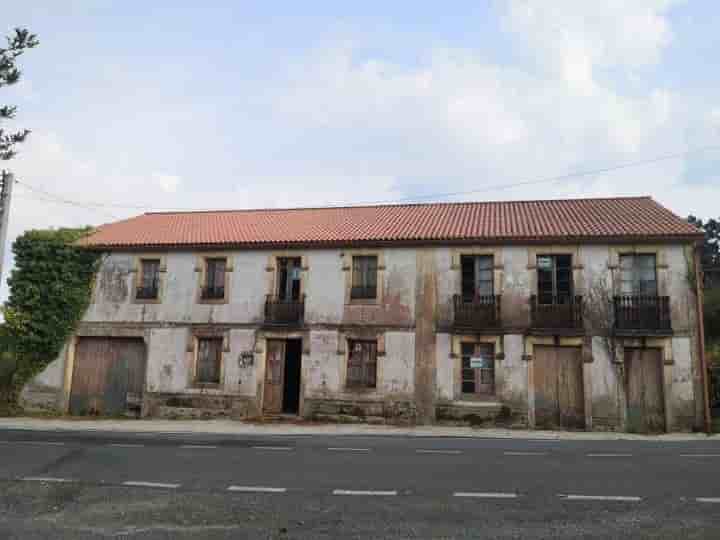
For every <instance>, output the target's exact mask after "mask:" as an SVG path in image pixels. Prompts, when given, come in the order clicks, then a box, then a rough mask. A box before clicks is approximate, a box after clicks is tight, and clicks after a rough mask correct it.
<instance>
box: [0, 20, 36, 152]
mask: <svg viewBox="0 0 720 540" xmlns="http://www.w3.org/2000/svg"><path fill="white" fill-rule="evenodd" d="M6 39H7V47H5V48H2V49H0V88H3V87H5V86H10V85H13V84H16V83H17V82H18V81H19V80H20V77H21V75H22V72H21V71H20V69H19V68H18V66H17V59H18V57H19V56H20V55H21V54H23V53H24V52H25V51H26V50H27V49H32V48H33V47H35V46H37V45H38V43H39V42H38V40H37V36H36V35H35V34H31V33H30V32H29V31H28V30H26V29H24V28H16V29H15V33H14V34H13V35H12V36H8V37H7V38H6ZM16 112H17V107H16V106H14V105H0V122H2V121H3V120H11V119H13V118H15V113H16ZM29 134H30V130H29V129H22V130H20V131H6V130H5V129H3V128H2V125H1V124H0V160H2V161H7V160H9V159H12V158H13V157H14V156H15V154H16V150H15V145H17V144H19V143H21V142H23V141H24V140H25V138H26V137H27V136H28V135H29Z"/></svg>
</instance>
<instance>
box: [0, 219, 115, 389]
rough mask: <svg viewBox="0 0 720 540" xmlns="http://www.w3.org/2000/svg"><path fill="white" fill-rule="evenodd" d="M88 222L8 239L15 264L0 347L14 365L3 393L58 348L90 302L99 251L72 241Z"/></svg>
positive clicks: (22, 382) (36, 370) (41, 365)
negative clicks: (0, 346)
mask: <svg viewBox="0 0 720 540" xmlns="http://www.w3.org/2000/svg"><path fill="white" fill-rule="evenodd" d="M89 232H90V229H89V228H84V229H57V230H31V231H27V232H25V233H24V234H23V235H21V236H19V237H18V238H17V239H16V240H15V242H14V243H13V247H12V249H13V254H14V255H15V268H14V269H13V271H12V273H11V275H10V279H9V280H8V283H9V285H10V298H9V299H8V301H7V303H6V304H5V308H4V315H5V326H4V328H3V330H4V334H3V336H0V341H4V343H5V346H4V347H3V349H2V350H4V351H6V352H10V353H12V355H13V356H14V359H15V362H16V369H15V371H14V374H13V375H12V383H11V392H9V394H8V397H7V399H9V400H11V401H13V402H14V401H15V400H16V399H17V396H18V394H19V391H20V390H21V389H22V387H23V386H24V385H25V383H27V382H28V381H29V380H31V379H32V378H33V377H35V375H37V374H38V373H40V372H41V371H42V370H43V369H44V368H45V367H46V366H47V365H48V364H49V363H50V362H51V361H52V360H54V359H55V358H56V357H57V355H58V354H59V353H60V351H61V350H62V347H63V345H64V344H65V342H66V341H67V339H68V338H69V337H70V335H71V334H72V333H73V331H74V330H75V327H76V326H77V324H78V322H79V321H80V319H81V318H82V316H83V314H84V313H85V310H86V309H87V306H88V304H89V302H90V295H91V292H92V283H93V278H94V276H95V273H96V271H97V268H98V264H99V261H100V257H101V254H99V253H97V252H94V251H90V250H87V249H83V248H81V247H78V246H77V245H76V242H77V240H79V239H80V238H82V237H83V236H85V235H87V234H88V233H89Z"/></svg>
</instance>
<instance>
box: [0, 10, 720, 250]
mask: <svg viewBox="0 0 720 540" xmlns="http://www.w3.org/2000/svg"><path fill="white" fill-rule="evenodd" d="M3 15H4V17H3V25H4V27H2V28H0V30H3V31H4V32H5V33H7V32H9V31H10V29H11V28H12V27H14V26H27V27H28V28H30V29H31V30H32V31H34V32H36V33H37V34H38V35H39V38H40V41H41V44H40V46H39V47H38V48H37V49H35V50H33V51H30V52H28V53H27V55H26V56H24V57H23V64H22V65H23V68H24V69H25V77H26V78H25V80H24V82H23V83H22V84H20V85H17V86H16V87H13V88H12V89H8V90H3V91H2V93H1V94H0V102H4V103H15V104H17V105H18V106H19V114H18V124H20V125H22V126H27V127H29V128H32V130H33V134H32V136H31V139H30V140H29V142H28V143H27V144H26V145H24V146H23V148H22V153H21V155H20V157H19V158H18V159H17V160H16V161H14V162H12V164H11V165H12V168H13V169H14V170H15V172H16V173H17V176H18V178H19V179H20V180H21V181H24V182H26V183H27V184H29V185H33V186H35V187H37V188H40V189H43V190H46V191H49V192H52V193H55V194H58V195H61V196H62V197H64V198H66V199H70V200H72V201H76V202H80V203H83V205H69V204H61V203H58V202H57V200H47V199H48V197H43V196H40V195H39V194H38V192H32V191H29V190H28V189H27V188H23V187H21V186H18V189H17V191H16V192H15V193H16V195H17V197H16V199H15V202H14V207H13V211H12V214H11V239H12V237H14V236H15V235H17V234H18V233H19V232H21V231H22V230H24V229H27V228H30V227H48V226H63V225H83V224H96V223H102V222H107V221H111V220H113V219H115V218H122V217H127V216H129V215H133V214H135V213H138V212H141V211H143V208H144V207H147V208H148V209H186V208H187V209H190V208H244V207H274V206H300V205H323V204H329V203H357V202H363V201H384V200H397V199H405V198H412V197H417V196H420V195H432V194H437V193H446V192H455V191H470V190H480V191H479V192H478V193H475V194H472V195H467V196H456V197H451V198H443V199H440V200H463V199H478V200H482V199H532V198H554V197H560V198H564V197H578V196H583V197H584V196H608V195H645V194H650V195H653V196H654V197H656V198H657V199H658V200H659V201H660V202H662V203H663V204H665V205H667V206H669V207H670V208H671V209H673V210H674V211H676V212H677V213H679V214H681V215H685V214H688V213H694V214H696V215H700V216H704V217H709V216H711V215H712V216H717V215H718V214H720V211H719V210H718V206H717V201H718V200H720V150H712V151H706V152H702V153H695V154H691V155H688V156H687V157H685V158H683V159H676V160H669V161H662V162H659V163H656V164H654V165H646V166H643V167H636V168H631V169H623V170H620V171H617V172H614V173H611V174H598V175H593V176H585V177H580V178H577V179H575V180H572V181H563V182H556V183H549V184H541V185H532V186H524V187H518V188H514V189H502V190H498V189H489V187H490V186H496V185H498V184H505V183H512V182H518V181H525V180H533V179H537V178H544V177H551V176H556V175H561V174H565V173H568V172H571V171H578V170H586V169H594V168H604V167H607V166H612V165H614V164H621V163H626V162H631V161H637V160H643V159H646V158H653V157H655V156H659V155H663V154H667V153H676V152H680V151H683V150H685V149H688V148H697V147H705V146H712V145H715V146H719V147H720V98H719V97H718V96H720V92H718V90H719V89H720V72H719V71H718V70H717V51H718V50H720V47H719V45H720V43H719V41H720V34H719V33H718V32H717V28H720V6H719V5H717V3H716V2H711V1H706V2H702V1H696V2H690V1H687V2H684V1H680V0H675V1H673V0H636V1H633V2H627V1H624V0H608V1H604V2H595V1H590V0H588V1H578V0H556V1H554V2H545V1H526V0H522V1H521V0H507V1H505V2H500V1H497V2H496V1H487V2H483V1H480V2H478V1H475V2H469V1H467V2H466V1H456V2H452V3H441V2H418V1H414V2H401V1H397V2H386V1H384V2H379V1H377V2H376V1H365V2H329V1H323V2H308V1H306V2H249V1H246V2H237V1H235V2H230V1H207V2H204V3H197V2H192V3H190V2H183V1H175V2H170V1H153V2H147V1H145V2H135V1H124V2H111V1H110V0H98V1H95V2H93V1H90V0H68V1H66V2H56V1H50V0H47V1H41V0H37V1H33V0H25V1H24V2H12V3H11V5H10V6H9V9H8V7H7V6H4V7H3ZM85 203H101V204H102V205H103V206H94V207H91V208H88V207H86V206H87V205H86V204H85ZM141 207H142V208H141ZM6 257H7V254H6Z"/></svg>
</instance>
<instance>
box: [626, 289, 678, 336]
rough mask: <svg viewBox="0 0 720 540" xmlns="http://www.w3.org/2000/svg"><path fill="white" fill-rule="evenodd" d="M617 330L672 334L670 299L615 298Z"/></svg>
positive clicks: (647, 297)
mask: <svg viewBox="0 0 720 540" xmlns="http://www.w3.org/2000/svg"><path fill="white" fill-rule="evenodd" d="M614 303H615V329H616V330H618V331H620V332H622V331H631V332H637V331H651V332H670V331H671V330H672V327H671V324H670V297H668V296H649V295H623V296H616V297H615V298H614Z"/></svg>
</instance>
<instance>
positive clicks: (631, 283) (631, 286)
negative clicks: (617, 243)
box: [620, 254, 658, 296]
mask: <svg viewBox="0 0 720 540" xmlns="http://www.w3.org/2000/svg"><path fill="white" fill-rule="evenodd" d="M655 266H656V261H655V255H654V254H644V255H621V256H620V292H621V294H623V295H640V296H657V292H658V290H657V275H656V269H655Z"/></svg>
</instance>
